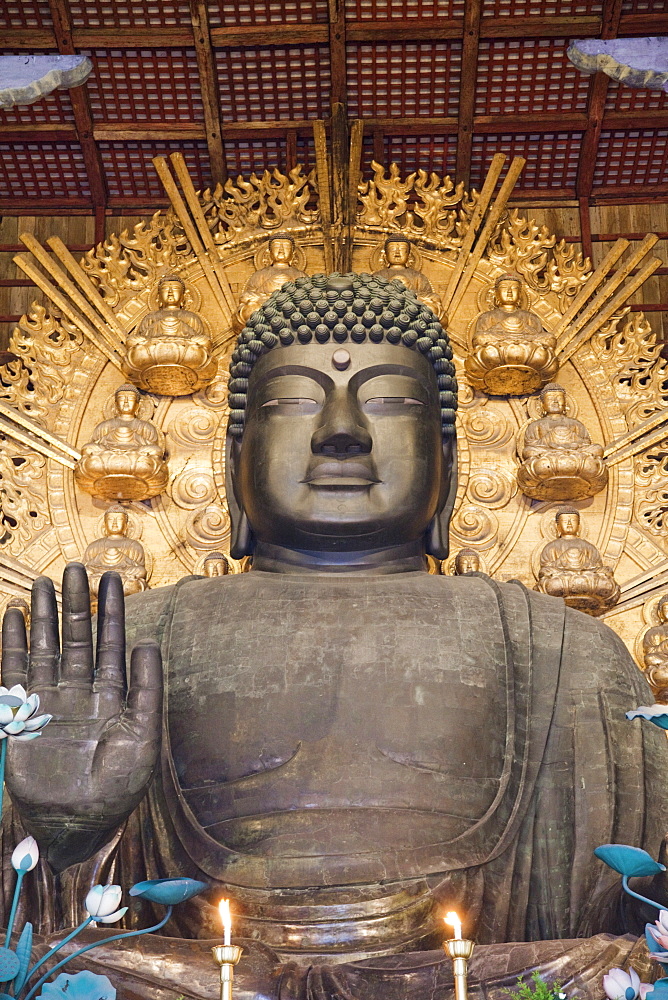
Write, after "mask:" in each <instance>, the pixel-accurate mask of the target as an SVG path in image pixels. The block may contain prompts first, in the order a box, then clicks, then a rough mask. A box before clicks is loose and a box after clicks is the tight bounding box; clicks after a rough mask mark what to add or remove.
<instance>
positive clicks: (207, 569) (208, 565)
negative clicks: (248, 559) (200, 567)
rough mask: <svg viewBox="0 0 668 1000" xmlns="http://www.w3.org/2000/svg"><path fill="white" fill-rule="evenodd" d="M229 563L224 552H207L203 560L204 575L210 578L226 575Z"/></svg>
mask: <svg viewBox="0 0 668 1000" xmlns="http://www.w3.org/2000/svg"><path fill="white" fill-rule="evenodd" d="M229 572H230V564H229V562H228V561H227V556H226V555H225V553H224V552H209V554H208V556H207V557H206V559H205V560H204V576H206V577H208V578H209V579H212V578H213V577H215V576H227V574H228V573H229Z"/></svg>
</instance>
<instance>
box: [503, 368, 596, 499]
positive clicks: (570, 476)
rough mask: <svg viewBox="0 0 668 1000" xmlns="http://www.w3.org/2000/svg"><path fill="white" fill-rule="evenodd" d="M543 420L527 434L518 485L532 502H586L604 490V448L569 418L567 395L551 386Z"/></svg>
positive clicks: (534, 422)
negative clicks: (593, 441) (586, 499)
mask: <svg viewBox="0 0 668 1000" xmlns="http://www.w3.org/2000/svg"><path fill="white" fill-rule="evenodd" d="M540 399H541V403H542V406H543V416H542V417H540V418H539V419H538V420H532V421H531V423H530V424H529V425H528V427H527V429H526V432H525V434H524V443H523V445H522V453H521V457H522V463H521V465H520V467H519V469H518V470H517V482H518V485H519V487H520V489H521V490H522V492H523V493H524V494H526V496H528V497H531V498H532V499H533V500H584V499H585V497H593V496H595V494H596V493H600V492H601V490H603V489H605V487H606V486H607V483H608V470H607V467H606V465H605V463H604V461H603V448H602V446H601V445H600V444H592V440H591V437H590V436H589V431H588V430H587V428H586V427H585V425H584V424H583V423H582V421H580V420H576V419H575V418H574V417H569V416H567V415H566V393H565V392H564V390H563V389H562V388H561V386H560V385H556V384H555V383H553V382H552V383H550V384H549V385H546V386H545V388H544V389H543V391H542V392H541V394H540Z"/></svg>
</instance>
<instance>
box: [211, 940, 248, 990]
mask: <svg viewBox="0 0 668 1000" xmlns="http://www.w3.org/2000/svg"><path fill="white" fill-rule="evenodd" d="M211 951H212V952H213V957H214V960H215V961H216V962H217V964H218V965H219V966H220V1000H232V983H233V982H234V966H235V965H236V964H237V962H238V961H239V959H240V958H241V952H242V951H243V948H240V947H239V945H236V944H217V945H216V947H215V948H212V949H211Z"/></svg>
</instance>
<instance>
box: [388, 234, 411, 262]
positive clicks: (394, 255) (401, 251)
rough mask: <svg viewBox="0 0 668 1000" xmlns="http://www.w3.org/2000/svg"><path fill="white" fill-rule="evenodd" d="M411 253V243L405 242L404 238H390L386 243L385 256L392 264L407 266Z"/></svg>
mask: <svg viewBox="0 0 668 1000" xmlns="http://www.w3.org/2000/svg"><path fill="white" fill-rule="evenodd" d="M410 255H411V246H410V243H404V241H403V240H389V241H388V242H387V243H386V244H385V257H386V259H387V263H388V264H389V265H390V266H394V267H397V266H399V267H406V265H407V264H408V260H409V257H410Z"/></svg>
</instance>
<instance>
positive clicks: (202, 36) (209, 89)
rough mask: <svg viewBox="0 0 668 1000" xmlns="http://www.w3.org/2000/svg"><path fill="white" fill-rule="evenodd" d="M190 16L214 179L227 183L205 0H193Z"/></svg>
mask: <svg viewBox="0 0 668 1000" xmlns="http://www.w3.org/2000/svg"><path fill="white" fill-rule="evenodd" d="M190 19H191V21H192V26H193V39H194V42H195V53H196V55H197V69H198V71H199V84H200V90H201V92H202V106H203V108H204V131H205V135H206V144H207V147H208V150H209V163H210V165H211V179H212V181H213V183H214V184H224V183H225V181H226V180H227V164H226V162H225V150H224V148H223V135H222V123H221V118H220V98H219V95H218V74H217V72H216V55H215V52H214V50H213V45H212V44H211V31H210V28H209V14H208V10H207V5H206V0H190Z"/></svg>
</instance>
